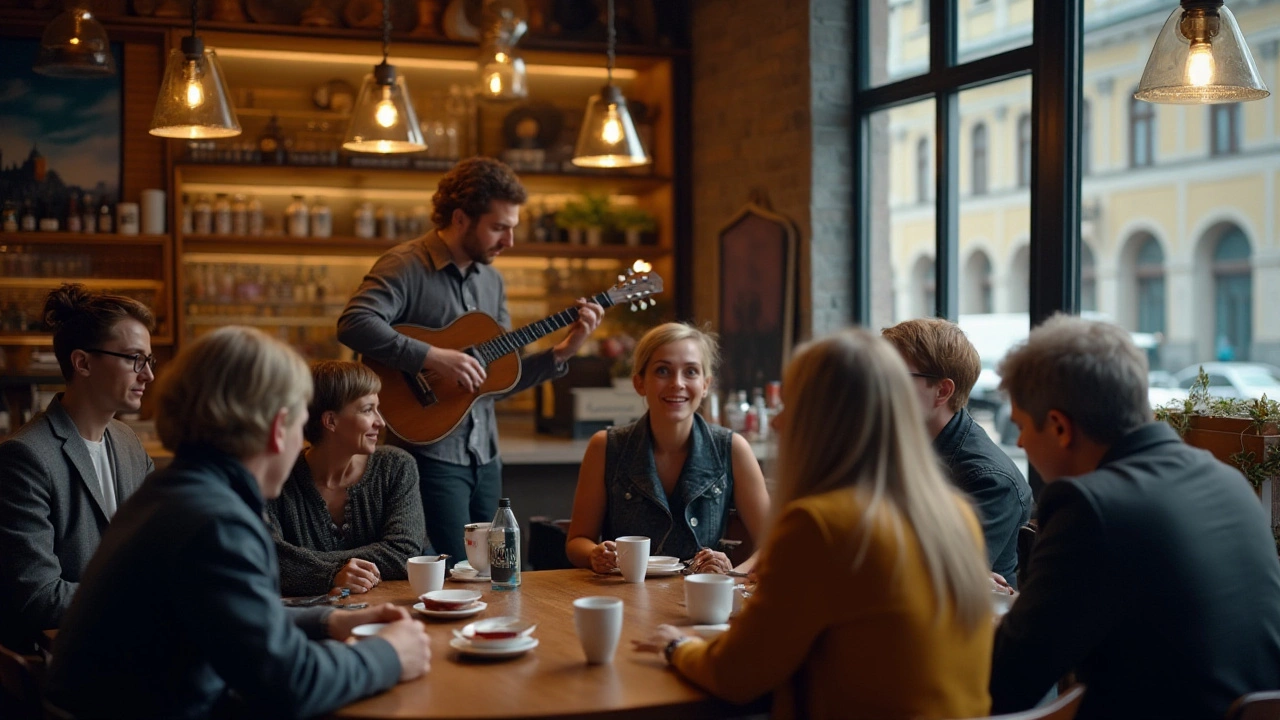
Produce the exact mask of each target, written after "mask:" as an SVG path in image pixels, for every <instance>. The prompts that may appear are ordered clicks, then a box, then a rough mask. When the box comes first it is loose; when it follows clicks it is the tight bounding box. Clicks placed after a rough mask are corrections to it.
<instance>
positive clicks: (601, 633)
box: [573, 596, 622, 665]
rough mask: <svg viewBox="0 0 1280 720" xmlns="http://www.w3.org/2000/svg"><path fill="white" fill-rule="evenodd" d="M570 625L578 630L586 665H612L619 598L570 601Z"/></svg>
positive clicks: (619, 615)
mask: <svg viewBox="0 0 1280 720" xmlns="http://www.w3.org/2000/svg"><path fill="white" fill-rule="evenodd" d="M573 626H574V627H575V628H577V630H578V641H579V642H581V643H582V654H583V655H586V656H587V662H588V663H591V664H593V665H604V664H607V663H611V662H613V653H614V651H616V650H617V649H618V639H619V638H621V637H622V599H621V598H615V597H603V596H596V597H584V598H578V599H577V600H574V601H573Z"/></svg>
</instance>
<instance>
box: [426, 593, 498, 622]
mask: <svg viewBox="0 0 1280 720" xmlns="http://www.w3.org/2000/svg"><path fill="white" fill-rule="evenodd" d="M418 599H419V600H421V601H422V602H419V603H418V604H416V605H414V606H413V609H414V610H417V611H418V612H420V613H422V614H423V615H426V616H427V617H429V618H436V619H439V620H451V619H455V618H461V617H470V616H471V615H475V614H476V613H478V612H480V611H481V610H484V609H485V608H487V607H489V606H488V605H487V604H486V603H484V602H481V601H480V593H478V592H476V591H474V590H433V591H431V592H429V593H427V594H425V595H423V596H422V597H420V598H418Z"/></svg>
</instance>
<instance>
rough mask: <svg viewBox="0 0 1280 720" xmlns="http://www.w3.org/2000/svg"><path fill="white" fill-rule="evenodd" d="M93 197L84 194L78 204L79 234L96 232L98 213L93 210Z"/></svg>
mask: <svg viewBox="0 0 1280 720" xmlns="http://www.w3.org/2000/svg"><path fill="white" fill-rule="evenodd" d="M94 208H95V206H94V204H93V196H92V195H90V194H89V193H85V194H84V198H82V201H81V203H80V232H84V233H94V232H97V230H98V211H97V210H95V209H94Z"/></svg>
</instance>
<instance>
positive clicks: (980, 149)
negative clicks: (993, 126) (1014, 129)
mask: <svg viewBox="0 0 1280 720" xmlns="http://www.w3.org/2000/svg"><path fill="white" fill-rule="evenodd" d="M972 160H973V166H972V167H971V168H970V170H972V176H971V178H970V179H971V181H972V182H971V183H970V188H969V190H970V192H971V193H972V194H973V195H986V194H987V125H986V123H978V124H977V125H974V126H973V158H972Z"/></svg>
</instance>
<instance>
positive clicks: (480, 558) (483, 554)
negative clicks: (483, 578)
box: [462, 522, 493, 575]
mask: <svg viewBox="0 0 1280 720" xmlns="http://www.w3.org/2000/svg"><path fill="white" fill-rule="evenodd" d="M492 524H493V523H487V522H482V523H470V524H468V525H467V526H466V527H465V528H464V529H463V533H462V540H463V542H465V543H466V545H467V562H468V563H470V564H471V567H473V568H475V569H476V572H477V573H479V574H480V575H488V574H489V526H490V525H492Z"/></svg>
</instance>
